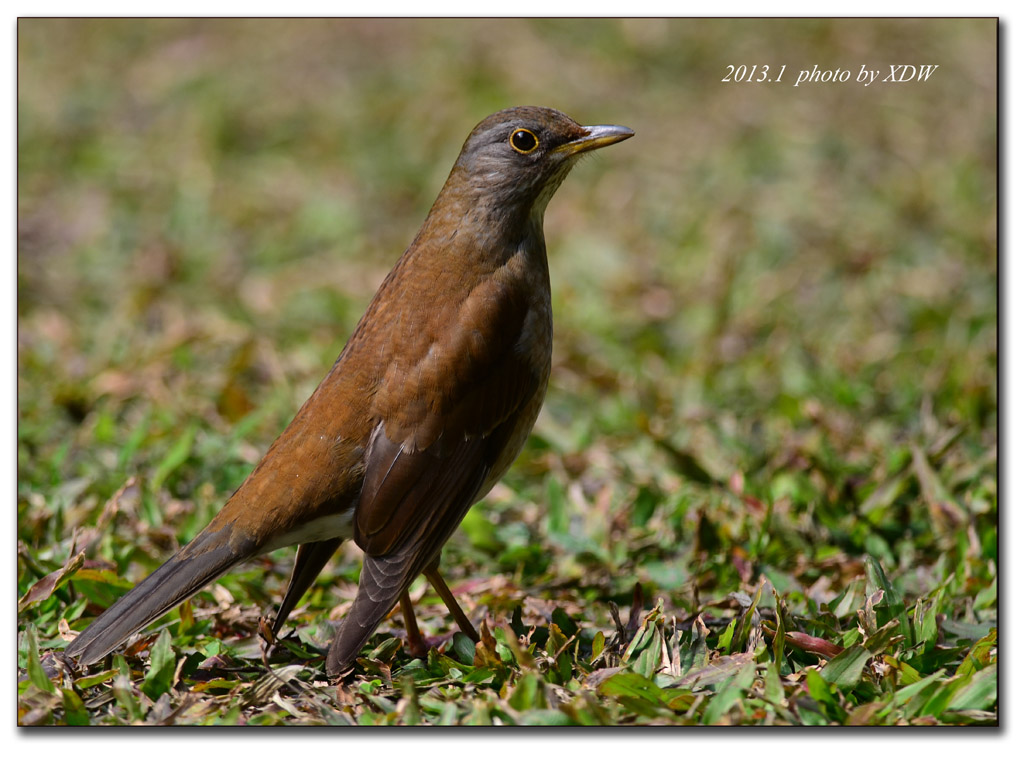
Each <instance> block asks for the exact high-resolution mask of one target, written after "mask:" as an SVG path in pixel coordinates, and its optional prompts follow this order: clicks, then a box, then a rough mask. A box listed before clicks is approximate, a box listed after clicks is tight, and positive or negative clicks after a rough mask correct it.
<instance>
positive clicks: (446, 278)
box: [65, 106, 634, 680]
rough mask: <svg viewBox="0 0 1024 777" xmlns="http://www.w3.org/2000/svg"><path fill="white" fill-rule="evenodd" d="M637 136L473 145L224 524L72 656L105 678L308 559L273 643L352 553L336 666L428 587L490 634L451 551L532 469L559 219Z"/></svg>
mask: <svg viewBox="0 0 1024 777" xmlns="http://www.w3.org/2000/svg"><path fill="white" fill-rule="evenodd" d="M633 135H634V133H633V131H632V130H631V129H629V128H628V127H624V126H620V125H592V126H581V125H580V124H578V123H577V122H576V121H574V120H573V119H571V118H569V116H567V115H566V114H564V113H562V112H560V111H557V110H554V109H552V108H544V107H537V106H520V107H513V108H507V109H504V110H500V111H498V112H496V113H494V114H492V115H490V116H488V117H487V118H485V119H484V120H483V121H481V122H480V123H479V124H477V125H476V127H475V128H474V129H473V131H472V132H471V133H470V134H469V136H468V138H467V139H466V141H465V143H464V144H463V146H462V149H461V151H460V153H459V155H458V157H457V159H456V161H455V164H454V166H453V167H452V169H451V172H450V174H449V175H448V178H447V180H446V182H445V184H444V186H443V187H442V188H441V191H440V193H439V194H438V196H437V199H436V201H435V202H434V204H433V206H432V207H431V208H430V211H429V212H428V214H427V217H426V220H425V221H424V223H423V225H422V226H421V228H420V230H419V232H418V233H417V234H416V236H415V238H414V239H413V241H412V243H411V244H410V245H409V247H408V248H407V249H406V251H405V252H404V253H403V254H402V256H401V257H400V258H399V259H398V261H397V263H396V264H395V265H394V266H393V268H392V269H391V271H390V272H389V273H388V275H387V276H386V277H385V279H384V281H383V282H382V283H381V285H380V287H379V289H378V290H377V292H376V294H375V295H374V297H373V299H372V300H371V302H370V303H369V306H368V307H367V309H366V311H365V313H364V314H363V316H362V318H361V319H360V320H359V322H358V324H357V325H356V327H355V329H354V331H353V332H352V334H351V336H350V338H349V340H348V342H347V343H346V344H345V346H344V348H343V350H342V351H341V354H340V356H339V357H338V358H337V360H336V361H335V362H334V365H333V366H332V367H331V369H330V370H329V372H328V373H327V375H326V377H325V378H324V379H323V381H321V383H320V384H319V386H318V387H317V388H316V389H315V390H314V392H313V394H312V395H311V396H310V397H309V399H308V400H307V401H306V402H305V404H303V405H302V406H301V408H300V409H299V411H298V413H297V414H296V415H295V418H294V419H293V420H292V422H291V423H290V424H289V425H288V426H287V427H286V428H285V430H284V431H283V432H282V433H281V435H280V436H279V437H278V438H277V440H276V441H275V442H274V443H273V444H271V446H270V448H269V449H268V450H267V452H266V454H265V455H264V457H263V458H262V459H261V460H260V461H259V463H258V464H257V465H256V467H255V469H253V471H252V472H251V474H250V475H249V476H248V477H247V478H246V479H245V480H244V481H243V482H242V484H241V486H239V488H238V489H237V490H236V491H235V492H234V493H233V494H232V495H231V496H230V497H229V498H228V500H227V502H226V503H225V504H224V507H223V508H222V509H221V510H220V511H219V512H218V513H217V515H216V516H214V518H213V519H212V520H211V522H210V523H209V524H208V525H207V526H206V527H205V528H204V529H203V530H202V531H200V532H199V534H197V535H196V536H195V538H194V539H192V541H191V542H189V543H187V544H186V545H185V546H184V547H182V548H181V549H180V550H178V552H177V553H175V554H174V555H173V556H172V557H171V558H170V559H169V560H167V561H166V562H164V563H163V565H162V566H160V567H158V568H157V569H156V570H155V571H154V572H153V573H152V574H151V575H150V576H149V577H147V578H145V579H144V580H143V581H142V582H140V583H139V584H138V585H136V586H135V587H134V588H133V589H131V590H130V591H129V592H128V593H126V594H125V595H124V596H123V597H122V598H120V599H119V600H118V601H116V602H115V603H114V604H113V605H111V606H110V607H109V608H108V609H107V610H106V611H105V612H103V613H102V614H100V615H99V616H97V617H96V618H95V619H94V620H93V621H92V622H91V623H90V624H89V625H88V626H87V627H86V628H85V629H84V630H83V631H81V633H79V634H78V636H77V637H75V638H74V639H73V641H72V642H71V643H70V645H68V646H67V648H66V650H65V655H66V656H70V657H71V658H73V659H75V660H76V661H77V663H78V664H80V665H83V666H84V665H88V664H91V663H95V662H96V661H98V660H99V659H101V658H103V657H104V656H106V655H108V654H109V653H111V652H112V651H114V650H115V649H116V648H117V647H118V646H120V645H121V644H122V643H124V642H126V640H128V639H129V638H130V637H131V636H133V635H135V634H136V633H138V632H139V631H140V630H142V629H144V628H145V627H146V626H147V625H149V624H150V623H151V622H153V621H154V620H156V619H157V618H159V617H160V616H162V615H164V614H165V613H167V612H169V611H170V610H171V609H173V608H174V607H176V606H177V605H179V604H180V603H181V602H183V601H184V600H186V599H187V598H189V597H191V596H193V595H194V594H196V593H198V592H199V591H200V590H201V589H203V588H204V587H205V586H207V585H208V584H210V583H212V582H213V581H214V580H216V579H217V578H219V577H220V576H221V575H223V574H224V573H225V572H227V571H228V570H229V569H231V568H232V567H234V566H236V565H237V564H240V563H242V562H244V561H247V560H249V559H252V558H253V557H254V556H257V555H260V554H264V553H267V552H269V551H272V550H275V549H278V548H283V547H287V546H293V545H298V551H297V553H296V556H295V565H294V568H293V570H292V574H291V577H290V579H289V581H288V587H287V589H286V591H285V595H284V598H283V599H282V601H281V606H280V608H279V609H278V611H277V614H276V617H275V619H274V622H273V625H272V627H271V632H272V635H273V636H274V637H276V635H277V633H278V631H279V630H280V629H281V627H282V626H283V625H284V623H285V622H286V619H287V617H288V615H289V614H290V612H291V611H292V609H293V608H294V607H295V605H296V604H297V603H298V601H299V599H300V598H301V597H302V595H303V594H304V593H305V592H306V591H307V590H308V589H309V587H310V586H311V585H312V584H313V582H314V581H315V579H316V577H317V575H318V574H319V573H320V572H321V570H322V569H323V568H324V567H325V566H326V564H327V562H328V561H329V559H330V558H331V556H332V555H333V554H334V552H335V551H336V550H337V549H338V548H339V547H340V546H341V544H342V543H343V542H344V541H346V540H352V541H354V542H355V544H356V545H357V546H358V547H359V548H360V549H361V550H362V551H363V564H362V569H361V571H360V574H359V585H358V589H357V592H356V595H355V598H354V599H353V601H352V604H351V607H350V609H349V611H348V613H347V614H346V616H345V617H344V618H343V620H342V621H341V624H340V626H339V627H338V629H337V630H336V632H335V634H334V636H333V639H332V641H331V644H330V647H329V649H328V651H327V659H326V671H327V675H328V677H329V678H331V679H332V680H335V679H339V678H341V677H342V676H344V675H345V674H346V673H348V672H349V671H351V669H352V668H353V665H354V664H355V659H356V658H357V656H358V654H359V652H360V650H361V649H362V648H363V647H364V645H365V644H366V643H367V641H368V640H369V639H370V638H371V637H372V636H373V634H374V632H375V631H376V630H377V628H378V626H379V625H380V624H381V623H382V622H383V620H384V619H385V618H386V617H387V616H388V615H389V613H391V612H392V611H393V609H394V608H395V606H396V604H399V605H400V606H401V612H402V614H403V617H404V619H405V624H406V632H407V638H408V640H409V644H410V650H411V652H412V653H413V654H414V655H425V654H426V649H425V642H424V640H423V637H422V635H421V634H420V633H419V630H418V627H417V626H416V621H415V614H414V612H413V605H412V602H411V600H410V598H409V594H408V589H409V586H410V585H411V584H412V583H413V581H414V579H415V578H416V577H417V576H418V575H420V574H423V575H424V576H425V577H426V579H427V580H428V581H429V582H430V584H431V585H432V586H433V587H434V588H435V590H436V591H437V592H438V594H439V595H440V597H441V599H442V601H444V603H445V605H446V606H447V608H448V609H449V611H450V612H451V614H452V616H453V617H454V618H455V620H456V622H457V624H458V626H459V628H460V629H461V630H462V631H463V632H464V633H465V634H466V635H467V636H469V637H470V638H471V639H472V640H473V641H474V642H477V641H479V637H478V635H477V633H476V630H475V628H474V626H473V624H472V622H471V621H470V619H469V618H468V617H466V615H465V613H464V612H463V611H462V609H461V607H460V606H459V604H458V601H457V600H456V599H455V597H454V596H453V595H452V593H451V591H450V589H449V588H448V586H447V584H446V583H445V581H444V579H443V578H442V577H441V573H440V570H439V557H440V552H441V549H442V547H443V546H444V544H445V543H446V542H447V540H448V539H449V537H450V536H451V535H452V533H453V532H454V531H455V529H456V528H457V527H458V525H459V524H460V523H461V521H462V519H463V517H464V516H465V514H466V512H467V511H468V510H469V508H470V507H471V506H472V505H473V504H474V503H475V502H476V501H478V500H479V499H481V498H483V497H484V496H485V495H486V494H487V493H488V491H490V489H491V488H492V486H494V484H495V483H496V482H497V481H498V480H499V479H500V478H501V477H502V475H504V473H505V472H506V470H508V468H509V466H510V465H511V464H512V462H513V460H514V459H515V458H516V457H517V456H518V454H519V452H520V451H521V449H522V447H523V445H524V444H525V442H526V439H527V437H528V436H529V434H530V432H531V430H532V429H533V425H534V423H535V421H536V419H537V416H538V414H539V412H540V409H541V405H542V403H543V401H544V395H545V392H546V389H547V384H548V378H549V375H550V373H551V348H552V308H551V290H550V280H549V271H548V259H547V249H546V246H545V241H544V212H545V209H546V207H547V205H548V202H549V201H550V200H551V197H552V195H553V194H554V193H555V191H556V190H557V189H558V187H559V186H560V185H561V183H562V182H563V180H564V179H565V177H566V175H567V174H568V173H569V171H570V169H571V168H572V167H573V165H574V164H575V163H576V162H577V161H578V160H579V159H580V158H582V157H583V156H584V155H586V154H588V153H590V152H592V151H594V150H596V149H600V148H603V147H605V146H609V145H612V144H614V143H619V142H621V141H623V140H626V139H627V138H630V137H632V136H633Z"/></svg>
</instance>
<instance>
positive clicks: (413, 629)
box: [401, 591, 428, 658]
mask: <svg viewBox="0 0 1024 777" xmlns="http://www.w3.org/2000/svg"><path fill="white" fill-rule="evenodd" d="M401 603H402V618H403V620H405V635H406V637H407V638H408V640H409V653H410V654H412V655H413V656H415V657H416V658H423V657H424V656H426V655H427V653H428V650H427V643H426V642H425V641H424V640H423V635H422V634H420V627H419V626H417V625H416V613H415V612H413V609H412V599H410V598H409V592H408V591H406V592H405V593H403V594H402V598H401Z"/></svg>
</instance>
